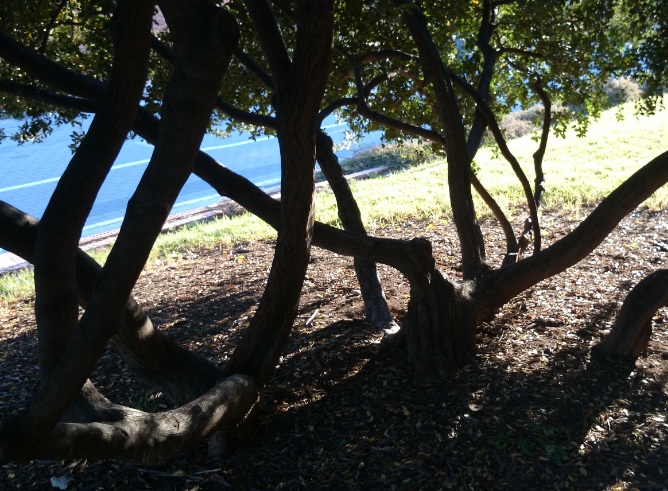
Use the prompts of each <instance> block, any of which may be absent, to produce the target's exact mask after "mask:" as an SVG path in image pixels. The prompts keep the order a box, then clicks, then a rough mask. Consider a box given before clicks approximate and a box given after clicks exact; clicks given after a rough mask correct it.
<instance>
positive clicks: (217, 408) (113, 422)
mask: <svg viewBox="0 0 668 491" xmlns="http://www.w3.org/2000/svg"><path fill="white" fill-rule="evenodd" d="M261 393H262V392H261V385H259V384H258V383H257V382H256V381H255V380H254V379H252V378H251V377H247V376H244V375H233V376H231V377H228V378H226V379H224V380H222V381H220V382H218V383H217V384H216V385H215V386H214V387H212V388H211V389H210V390H209V391H208V392H206V393H205V394H203V395H202V396H200V397H198V398H197V399H195V400H193V401H192V402H190V403H188V404H185V405H184V406H182V407H179V408H177V409H174V410H171V411H165V412H161V413H145V412H142V411H138V410H136V409H131V408H128V407H124V406H118V405H115V404H111V403H108V402H105V401H99V400H98V401H96V405H95V407H94V408H93V409H94V410H92V411H91V412H90V413H89V414H88V415H87V416H88V417H87V418H86V417H81V413H78V414H79V417H77V418H76V419H74V420H68V419H64V420H63V421H61V422H59V423H58V424H57V425H56V426H55V427H54V428H53V429H52V430H51V431H50V432H49V433H48V434H46V435H44V438H42V439H41V441H40V442H39V443H38V444H37V445H36V446H34V447H32V448H30V449H29V451H25V450H24V449H23V448H18V449H17V448H11V449H7V447H4V446H3V449H2V452H1V453H0V462H5V461H7V460H8V459H11V460H19V461H20V460H27V459H33V458H48V459H54V458H55V459H119V460H129V461H132V462H135V463H137V464H144V465H164V464H166V463H167V462H169V460H171V459H172V458H174V457H175V456H177V455H178V454H179V453H181V452H183V451H185V450H188V449H189V448H192V447H193V446H195V445H196V444H198V443H199V442H201V441H202V440H203V439H204V438H206V437H208V436H210V435H212V434H213V433H214V432H216V431H220V430H222V429H225V428H230V427H234V426H235V425H238V424H239V423H240V422H241V421H242V420H243V419H244V417H246V416H247V415H248V414H249V413H250V412H251V411H252V410H253V409H254V408H255V407H257V405H258V404H259V403H260V399H261Z"/></svg>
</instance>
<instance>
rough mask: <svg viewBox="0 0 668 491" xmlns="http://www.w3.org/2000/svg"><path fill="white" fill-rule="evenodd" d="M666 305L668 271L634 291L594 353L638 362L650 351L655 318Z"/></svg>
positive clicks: (636, 287) (642, 283) (640, 284)
mask: <svg viewBox="0 0 668 491" xmlns="http://www.w3.org/2000/svg"><path fill="white" fill-rule="evenodd" d="M665 305H668V269H660V270H658V271H655V272H654V273H652V274H650V275H649V276H647V277H646V278H644V279H643V280H642V281H640V283H638V284H637V285H636V286H635V287H634V288H633V290H631V292H630V293H629V294H628V296H627V297H626V299H625V300H624V303H623V304H622V309H621V310H620V312H619V315H618V316H617V319H616V320H615V324H614V326H612V330H611V331H610V334H608V335H607V336H606V337H605V338H604V339H603V340H602V341H601V342H600V343H599V344H598V345H596V346H595V347H594V350H595V351H596V352H598V353H599V354H604V355H610V356H614V357H617V358H626V359H636V358H638V357H639V356H640V355H641V354H642V353H643V352H645V351H646V350H647V345H648V343H649V340H650V337H651V335H652V317H653V316H654V314H655V313H656V311H657V310H659V309H660V308H661V307H663V306H665Z"/></svg>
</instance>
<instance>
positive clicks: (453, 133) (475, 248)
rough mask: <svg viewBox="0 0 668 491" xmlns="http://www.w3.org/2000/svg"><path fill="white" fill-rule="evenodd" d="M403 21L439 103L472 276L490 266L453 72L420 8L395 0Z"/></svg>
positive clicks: (455, 209)
mask: <svg viewBox="0 0 668 491" xmlns="http://www.w3.org/2000/svg"><path fill="white" fill-rule="evenodd" d="M396 3H397V5H399V6H400V7H401V8H402V14H403V18H404V21H405V23H406V25H407V27H408V30H409V31H410V33H411V36H412V38H413V40H414V42H415V44H416V46H417V49H418V52H419V53H420V63H421V64H422V67H423V70H424V72H425V79H426V80H428V81H429V83H430V84H431V86H432V88H433V89H434V93H435V95H436V104H437V107H438V112H439V117H440V119H441V124H442V130H443V134H444V136H445V140H446V145H447V148H448V154H447V160H448V184H449V189H450V203H451V206H452V214H453V218H454V222H455V226H456V228H457V235H458V236H459V242H460V244H461V250H462V272H463V275H464V278H465V279H472V278H475V277H477V276H479V275H480V274H484V272H485V271H486V270H487V269H488V266H487V265H486V264H485V245H484V241H483V237H482V232H481V231H480V225H479V224H478V221H477V218H476V214H475V207H474V204H473V196H472V194H471V161H470V159H469V154H468V148H467V144H466V135H465V131H464V124H463V121H462V116H461V113H460V111H459V108H458V105H457V98H456V95H455V93H454V90H453V87H452V75H451V73H450V71H449V70H447V69H446V67H445V65H444V64H443V60H442V59H441V56H440V54H439V51H438V49H437V47H436V46H435V44H434V41H433V39H432V37H431V34H430V32H429V29H428V22H427V20H426V19H425V17H424V15H423V13H422V12H421V11H420V10H419V9H418V7H417V6H416V5H415V4H414V3H412V2H409V1H408V0H396Z"/></svg>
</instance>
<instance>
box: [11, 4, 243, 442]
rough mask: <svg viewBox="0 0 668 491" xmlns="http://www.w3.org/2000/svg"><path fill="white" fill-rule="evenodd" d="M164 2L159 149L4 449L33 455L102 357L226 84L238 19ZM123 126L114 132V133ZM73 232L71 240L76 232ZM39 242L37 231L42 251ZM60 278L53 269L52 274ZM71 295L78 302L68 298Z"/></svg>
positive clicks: (13, 422)
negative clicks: (170, 39) (165, 55)
mask: <svg viewBox="0 0 668 491" xmlns="http://www.w3.org/2000/svg"><path fill="white" fill-rule="evenodd" d="M129 3H130V4H134V3H133V2H129ZM142 5H143V4H142ZM144 8H146V5H144ZM161 9H162V11H163V13H164V14H165V18H166V19H167V22H168V24H169V25H170V30H171V31H172V33H173V35H174V39H175V47H176V50H175V51H176V63H175V69H174V73H173V76H172V79H171V81H170V84H169V87H168V89H167V92H166V95H165V103H164V109H163V114H162V116H163V117H162V124H161V128H160V134H159V136H158V142H157V145H156V149H155V151H154V153H153V157H152V158H151V161H150V162H149V165H148V167H147V170H146V172H145V174H144V176H143V178H142V180H141V182H140V184H139V186H138V189H137V191H136V193H135V195H134V196H133V198H132V199H131V202H130V204H129V206H128V212H127V215H126V220H125V221H124V224H123V226H122V228H121V232H120V234H119V237H118V240H117V242H116V244H115V245H114V248H113V249H112V252H111V254H110V255H109V258H108V260H107V263H106V264H105V267H104V268H103V270H102V271H101V273H100V274H99V275H98V278H97V281H96V283H95V287H94V290H93V293H92V295H91V300H90V304H89V307H88V309H87V310H86V311H85V312H84V314H83V316H82V318H81V321H80V322H79V325H78V327H77V330H76V333H75V334H74V335H73V337H72V339H71V341H70V342H69V344H68V345H67V349H66V350H65V352H64V354H63V355H62V356H61V357H60V360H61V361H60V362H59V363H58V364H57V366H55V369H54V370H53V371H52V372H51V373H50V376H49V379H48V382H49V383H47V384H43V385H42V387H41V388H40V390H39V391H38V392H37V393H36V395H35V397H34V398H33V399H32V401H31V402H30V403H29V405H28V407H27V408H26V409H25V410H24V411H22V412H21V413H19V414H18V415H16V416H15V417H14V418H12V419H11V420H10V421H8V422H6V423H5V425H4V426H3V433H2V452H3V454H4V455H30V451H31V450H32V449H33V448H34V447H35V445H37V444H38V443H40V442H41V441H42V440H43V438H44V436H45V435H46V434H48V433H49V431H51V430H52V429H53V427H54V426H55V424H56V422H57V421H58V419H59V418H60V416H61V415H62V414H63V413H64V411H65V409H66V408H67V406H68V404H69V402H70V401H72V400H73V398H74V397H75V396H76V394H77V393H79V391H80V390H81V388H82V387H83V386H84V384H85V383H86V380H87V377H88V374H89V373H90V371H91V370H92V368H93V366H94V364H95V362H96V360H97V359H98V358H99V356H100V354H101V353H102V351H103V349H104V347H105V346H106V344H107V343H108V341H109V339H110V338H111V336H112V335H113V334H115V332H116V331H117V329H118V326H119V325H120V324H121V315H122V313H123V309H124V307H125V306H126V303H127V301H128V298H129V295H130V291H131V289H132V287H133V285H134V283H135V281H136V279H137V277H138V276H139V273H140V272H141V270H142V268H143V265H144V263H145V261H146V258H147V257H148V254H149V252H150V249H151V246H152V244H153V242H154V241H155V238H156V237H157V235H158V234H159V232H160V229H161V227H162V223H163V222H164V220H165V218H166V217H167V215H168V213H169V210H170V209H171V206H172V205H173V203H174V200H175V199H176V196H177V195H178V192H179V190H180V189H181V187H182V186H183V184H184V183H185V181H186V179H187V177H188V176H189V175H190V171H191V169H192V166H193V165H194V160H195V156H196V154H197V151H198V147H199V144H200V142H201V139H202V136H203V134H204V132H205V130H206V127H207V125H208V122H209V118H210V115H211V110H212V108H213V104H214V102H215V98H216V95H217V93H218V90H219V85H220V83H221V80H222V77H223V74H224V73H225V70H226V69H227V66H228V64H229V61H230V59H231V56H232V53H233V50H234V47H235V46H236V42H237V40H238V29H237V26H236V22H235V21H234V19H233V18H232V17H231V16H230V14H228V13H227V12H226V11H224V10H222V9H218V8H216V7H214V6H212V5H211V4H208V3H206V2H180V1H176V0H174V1H168V0H166V1H164V2H163V3H161ZM151 14H152V4H150V3H149V4H148V17H147V19H148V23H147V25H146V26H145V29H147V32H148V33H150V19H151ZM193 87H196V88H197V90H193ZM123 114H125V113H123ZM130 123H131V120H130ZM116 134H117V133H116V132H114V133H113V134H112V135H110V136H111V137H112V138H113V137H115V136H116ZM40 228H41V226H40ZM47 230H48V227H47ZM67 240H69V241H71V237H68V238H67ZM39 243H40V238H39V237H38V248H37V252H38V253H39V252H40V246H39ZM71 245H72V244H68V247H71ZM76 246H77V241H75V242H74V258H75V259H74V260H75V261H76ZM38 257H39V256H38ZM67 267H68V269H67V274H68V276H72V278H74V271H73V270H72V266H71V265H69V264H68V265H67ZM57 279H58V278H57V277H56V278H51V277H50V278H48V281H53V280H57ZM74 287H75V288H76V284H74ZM70 290H71V286H70ZM69 295H73V297H74V301H75V303H76V299H77V297H76V290H74V291H70V292H69ZM67 301H68V302H70V303H71V300H70V299H69V298H68V300H67ZM45 312H48V309H47V310H45ZM54 319H56V317H55V316H54ZM75 319H76V318H75Z"/></svg>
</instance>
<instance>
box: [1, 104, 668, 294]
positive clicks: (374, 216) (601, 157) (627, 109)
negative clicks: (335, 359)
mask: <svg viewBox="0 0 668 491" xmlns="http://www.w3.org/2000/svg"><path fill="white" fill-rule="evenodd" d="M619 114H622V115H623V116H624V120H623V121H621V122H620V121H618V119H617V116H618V115H619ZM667 142H668V110H665V109H663V110H660V111H658V112H657V113H656V114H655V115H652V116H636V115H635V114H634V111H633V106H632V105H630V104H627V105H625V106H622V107H621V108H617V109H612V110H610V111H607V112H605V113H604V114H603V116H602V117H601V118H600V119H599V120H598V121H595V122H593V123H592V125H591V127H590V129H589V132H588V134H587V136H586V137H585V138H577V137H576V136H575V134H574V133H573V132H570V133H568V135H567V137H566V138H565V139H561V138H556V137H554V136H551V138H550V140H549V144H548V149H547V153H546V155H545V159H544V171H545V175H546V183H545V184H546V189H547V190H546V193H545V195H544V200H545V206H544V210H545V211H546V212H549V210H554V209H559V210H560V211H569V210H570V211H576V210H577V209H578V208H580V207H582V206H583V205H589V204H595V203H597V202H599V201H600V200H601V199H602V198H604V197H605V196H606V195H607V194H609V193H610V192H611V191H612V190H613V189H614V188H615V187H617V186H618V185H619V184H621V183H622V182H623V181H624V180H625V179H627V178H628V177H629V176H630V175H631V174H632V173H633V172H635V171H636V170H638V169H639V168H640V167H642V166H643V165H645V164H646V163H648V162H649V161H650V160H652V159H653V158H654V157H656V156H657V155H659V154H660V153H662V152H664V151H666V150H668V148H667V147H668V144H667ZM509 146H510V148H511V150H512V151H513V153H514V155H515V156H516V157H517V159H518V160H519V162H520V164H521V165H522V167H523V169H524V170H525V172H526V173H527V176H528V178H529V180H530V182H531V183H532V185H533V179H534V172H533V157H532V155H533V153H534V152H535V150H536V148H537V143H536V142H535V141H533V140H532V138H531V136H525V137H522V138H518V139H516V140H513V141H511V142H509ZM378 154H379V153H378V152H374V154H373V162H372V163H373V164H374V165H373V166H376V165H378V162H377V160H378V158H379V157H378ZM381 155H382V153H381ZM388 158H389V157H388ZM421 158H422V157H421ZM360 159H361V160H363V155H360V156H358V160H360ZM475 163H476V165H477V167H478V169H479V171H478V177H479V179H480V180H481V182H482V183H483V184H484V185H485V187H486V188H487V190H488V191H489V192H490V193H491V194H492V195H493V196H494V198H495V199H496V200H497V202H498V203H499V204H500V205H501V206H502V208H504V209H506V210H511V211H518V210H519V211H521V209H522V207H523V203H524V195H523V192H522V189H521V187H520V185H519V184H518V181H517V179H516V177H515V176H514V175H513V173H512V171H511V170H510V166H509V164H508V163H507V162H506V161H505V159H503V158H502V157H500V156H496V155H495V153H494V152H493V150H492V149H491V148H482V149H481V150H480V151H479V152H478V154H477V155H476V158H475ZM402 165H403V164H402ZM395 167H396V166H395ZM407 167H408V168H407V170H394V171H392V172H391V173H389V174H387V175H385V176H380V177H377V178H374V179H367V180H360V181H354V182H351V187H352V189H353V193H354V195H355V197H356V199H357V202H358V205H359V207H360V209H361V211H362V216H363V220H364V223H365V224H366V225H367V226H368V227H371V228H372V227H374V226H382V225H395V224H397V223H401V222H402V221H404V220H406V219H409V218H424V217H428V218H435V217H438V218H447V217H449V216H450V214H451V211H450V203H449V195H448V190H447V170H446V167H447V166H446V164H445V162H444V161H443V160H442V159H441V160H435V161H428V162H427V163H424V164H421V165H418V166H416V167H410V165H407ZM475 197H476V203H477V204H476V206H477V210H478V212H479V213H480V214H481V215H484V214H487V213H488V212H487V211H486V209H485V207H484V205H483V203H482V201H481V200H480V199H479V198H478V197H477V196H475ZM667 204H668V186H663V187H662V188H661V189H660V190H658V191H657V192H656V193H655V194H654V195H653V196H652V197H651V198H650V199H649V200H647V201H646V202H645V203H644V206H647V207H649V208H652V209H658V208H663V207H665V206H666V205H667ZM316 217H317V219H318V220H320V221H323V222H325V223H329V224H332V225H338V223H339V221H338V217H337V209H336V202H335V200H334V197H333V195H332V193H331V192H330V191H328V189H327V188H322V189H321V190H320V191H319V192H318V193H317V194H316ZM275 236H276V233H275V231H274V230H273V229H272V228H271V227H270V226H269V225H267V224H265V223H264V222H262V221H261V220H260V219H259V218H256V217H254V216H252V215H250V214H247V213H244V214H241V215H238V216H234V217H220V218H216V219H213V220H209V221H206V222H201V223H192V224H189V225H187V226H185V227H182V228H180V229H178V230H177V231H173V232H168V233H165V234H162V235H161V236H160V237H159V239H158V241H157V242H156V244H155V246H154V248H153V253H152V256H151V259H150V260H149V262H148V267H149V268H150V267H151V264H152V263H154V262H155V260H156V259H157V258H159V257H165V258H168V259H169V258H170V257H174V256H178V255H179V254H180V253H182V252H187V251H190V250H193V249H197V248H210V247H220V246H227V245H229V244H233V243H235V242H238V241H246V240H262V239H267V238H272V237H275ZM106 253H107V249H105V250H101V251H97V252H95V257H96V260H98V262H100V263H102V262H103V261H104V259H105V257H106ZM32 294H33V280H32V271H30V270H24V271H20V272H14V273H8V274H5V275H3V276H2V277H0V299H9V298H18V297H27V296H30V295H32Z"/></svg>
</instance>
